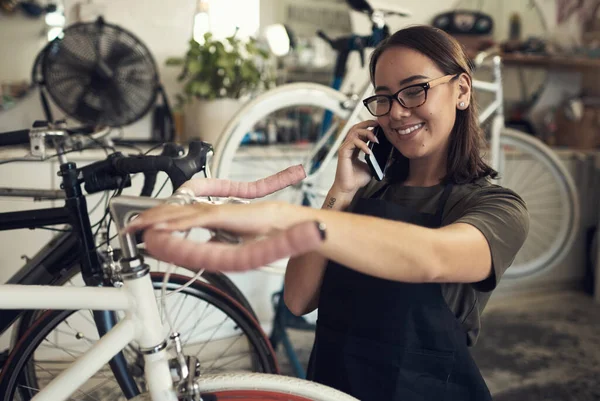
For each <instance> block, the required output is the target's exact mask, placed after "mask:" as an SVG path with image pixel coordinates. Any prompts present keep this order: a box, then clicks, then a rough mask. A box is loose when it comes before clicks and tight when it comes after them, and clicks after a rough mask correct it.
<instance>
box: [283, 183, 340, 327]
mask: <svg viewBox="0 0 600 401" xmlns="http://www.w3.org/2000/svg"><path fill="white" fill-rule="evenodd" d="M351 200H352V196H351V194H346V193H344V192H341V191H338V190H336V189H335V188H332V189H331V190H330V191H329V193H328V194H327V197H326V198H325V202H324V203H323V207H322V209H326V210H344V209H346V208H347V207H348V205H349V204H350V201H351ZM326 264H327V258H326V257H324V256H323V255H321V254H319V253H318V252H310V253H307V254H304V255H301V256H297V257H295V258H291V259H290V260H289V262H288V265H287V269H286V271H285V283H284V292H283V294H284V301H285V304H286V305H287V307H288V309H289V310H290V311H291V312H292V313H293V314H295V315H298V316H300V315H304V314H306V313H310V312H312V311H313V310H315V309H316V308H317V305H318V304H319V292H320V289H321V282H322V280H323V275H324V274H325V265H326Z"/></svg>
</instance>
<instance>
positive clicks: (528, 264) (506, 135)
mask: <svg viewBox="0 0 600 401" xmlns="http://www.w3.org/2000/svg"><path fill="white" fill-rule="evenodd" d="M500 145H501V156H500V168H499V170H500V171H499V173H500V180H499V184H500V185H502V186H504V187H506V188H509V189H511V190H513V191H515V192H516V193H517V194H518V195H519V196H521V197H522V198H523V200H524V201H525V203H526V204H527V209H528V211H529V216H530V223H529V233H528V236H527V239H526V240H525V243H524V244H523V247H522V248H521V250H520V251H519V252H518V254H517V256H516V258H515V260H514V262H513V264H512V266H511V267H510V269H508V270H507V271H506V273H505V276H506V277H512V278H516V277H523V276H527V275H531V274H533V273H538V272H542V271H546V270H547V269H550V268H552V267H553V266H554V265H555V264H557V263H558V262H560V261H561V260H562V259H563V258H564V257H565V256H566V255H567V254H568V253H569V251H570V250H571V248H572V245H573V241H574V240H575V236H576V234H577V229H578V226H579V200H578V193H577V189H576V187H575V184H574V183H573V179H572V178H571V175H570V174H569V172H568V170H567V169H566V168H565V166H564V165H563V163H562V162H561V161H560V160H559V159H558V157H557V156H556V155H555V154H554V152H553V151H552V150H551V149H549V148H548V147H547V146H546V145H544V144H543V143H542V142H540V141H539V140H538V139H536V138H533V137H531V136H528V135H526V134H524V133H521V132H519V131H516V130H513V129H509V128H505V129H504V130H503V131H502V133H501V135H500Z"/></svg>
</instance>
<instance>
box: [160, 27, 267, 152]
mask: <svg viewBox="0 0 600 401" xmlns="http://www.w3.org/2000/svg"><path fill="white" fill-rule="evenodd" d="M236 33H237V32H236ZM189 44H190V47H189V50H188V51H187V53H186V55H185V57H183V58H169V59H168V60H167V65H170V66H181V67H182V71H181V74H180V75H179V76H178V81H179V82H183V94H180V95H177V100H178V108H180V110H182V111H183V114H184V133H183V134H184V135H183V136H184V138H183V139H191V138H200V139H202V140H203V141H206V142H209V143H212V144H215V143H216V142H217V139H218V138H219V136H220V134H221V132H222V130H223V128H224V127H225V125H226V124H227V122H229V120H230V119H231V118H232V117H233V115H234V114H235V113H236V112H237V111H238V110H239V108H240V107H241V105H242V104H243V102H244V101H245V100H247V99H248V98H249V97H250V96H251V95H252V94H253V93H255V92H257V91H260V90H263V89H265V88H266V87H268V86H270V85H271V84H272V83H273V79H272V74H271V68H270V67H269V65H270V64H269V62H268V61H269V60H268V59H269V55H270V54H269V52H268V51H266V50H264V49H262V48H261V47H260V46H259V44H258V42H257V41H256V40H255V39H253V38H250V39H249V40H247V41H242V40H241V39H239V38H238V37H237V36H236V34H233V35H232V36H230V37H227V38H225V40H224V41H221V40H217V39H215V38H214V37H213V35H212V34H211V33H210V32H209V33H206V34H205V35H204V42H203V43H198V42H197V41H195V40H193V39H192V40H190V42H189Z"/></svg>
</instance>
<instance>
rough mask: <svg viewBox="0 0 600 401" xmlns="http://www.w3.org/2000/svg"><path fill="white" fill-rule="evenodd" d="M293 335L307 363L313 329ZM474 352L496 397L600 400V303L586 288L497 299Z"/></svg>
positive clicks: (284, 365) (504, 400) (501, 400)
mask: <svg viewBox="0 0 600 401" xmlns="http://www.w3.org/2000/svg"><path fill="white" fill-rule="evenodd" d="M290 336H291V338H292V342H293V344H294V345H296V346H297V349H298V356H299V358H300V360H301V361H302V362H303V363H304V364H306V363H307V361H308V357H309V355H310V349H311V346H312V341H313V333H310V332H303V331H296V330H290ZM472 352H473V357H474V358H475V360H476V362H477V364H478V366H479V367H480V369H481V371H482V374H483V376H484V378H485V380H486V382H487V384H488V387H489V388H490V391H491V392H492V394H493V396H494V400H495V401H509V400H510V401H538V400H544V401H567V400H568V401H571V400H573V401H593V400H600V305H599V304H596V303H594V301H593V299H592V298H591V297H590V296H588V295H586V294H584V293H579V292H561V293H553V294H530V295H520V296H516V297H515V296H503V297H498V298H493V299H492V300H491V301H490V304H489V305H488V307H487V308H486V311H485V313H484V316H483V318H482V334H481V336H480V339H479V341H478V343H477V345H476V346H475V347H474V348H473V349H472ZM278 355H279V361H280V366H281V369H282V372H283V373H284V374H289V375H291V374H292V370H291V367H290V365H289V363H288V360H287V358H286V356H285V355H284V353H283V352H282V350H281V349H279V350H278Z"/></svg>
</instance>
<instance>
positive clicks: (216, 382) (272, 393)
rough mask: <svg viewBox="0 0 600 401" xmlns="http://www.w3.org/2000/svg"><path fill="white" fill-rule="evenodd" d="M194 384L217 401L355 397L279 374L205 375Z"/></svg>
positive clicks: (336, 400)
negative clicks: (212, 395)
mask: <svg viewBox="0 0 600 401" xmlns="http://www.w3.org/2000/svg"><path fill="white" fill-rule="evenodd" d="M197 383H198V387H199V389H200V392H201V393H209V394H214V395H215V396H216V399H217V400H239V399H244V400H253V399H256V400H273V401H275V400H281V401H284V400H298V401H300V400H301V401H309V400H312V401H351V400H353V401H356V398H354V397H352V396H350V395H348V394H345V393H343V392H341V391H339V390H336V389H333V388H331V387H327V386H324V385H322V384H319V383H315V382H312V381H308V380H302V379H298V378H295V377H287V376H279V375H269V374H256V373H249V374H243V373H239V374H235V373H228V374H222V375H204V376H200V377H199V378H198V381H197ZM236 397H237V398H236ZM286 397H287V398H286Z"/></svg>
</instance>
